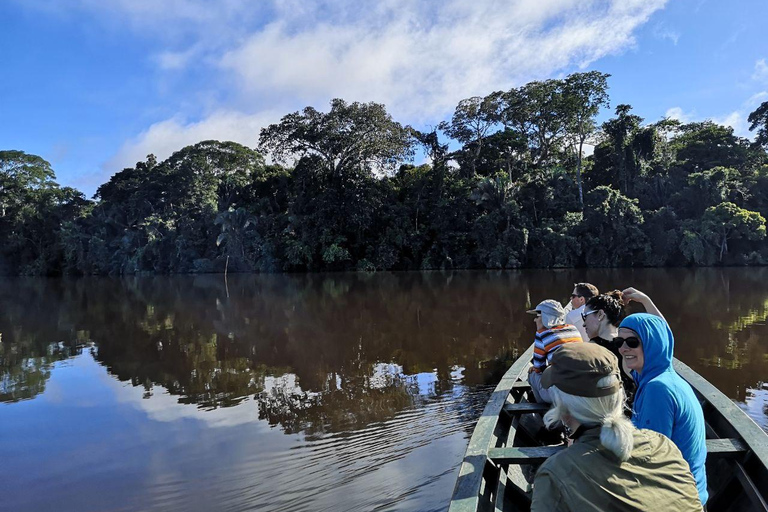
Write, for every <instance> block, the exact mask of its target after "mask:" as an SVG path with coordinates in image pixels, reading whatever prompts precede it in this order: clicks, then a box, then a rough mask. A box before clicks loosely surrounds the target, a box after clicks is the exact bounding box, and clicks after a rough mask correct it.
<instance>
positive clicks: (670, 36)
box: [653, 23, 680, 46]
mask: <svg viewBox="0 0 768 512" xmlns="http://www.w3.org/2000/svg"><path fill="white" fill-rule="evenodd" d="M653 35H654V36H655V37H656V38H657V39H662V40H664V39H666V40H668V41H671V42H672V44H674V45H675V46H677V43H678V41H680V32H678V31H676V30H673V29H671V28H669V27H668V26H667V25H665V24H664V23H657V24H656V25H655V26H654V27H653Z"/></svg>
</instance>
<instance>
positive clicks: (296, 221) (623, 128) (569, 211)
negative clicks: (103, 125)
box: [0, 71, 768, 275]
mask: <svg viewBox="0 0 768 512" xmlns="http://www.w3.org/2000/svg"><path fill="white" fill-rule="evenodd" d="M608 78H609V75H607V74H603V73H600V72H597V71H592V72H586V73H574V74H572V75H569V76H567V77H565V78H564V79H550V80H544V81H535V82H530V83H527V84H525V85H523V86H521V87H517V88H512V89H510V90H509V91H498V92H493V93H491V94H489V95H488V96H485V97H472V98H467V99H464V100H462V101H461V102H459V104H458V105H457V107H456V109H455V111H454V113H453V115H452V116H451V118H450V120H446V121H444V122H442V123H440V124H439V125H438V126H436V127H434V129H432V130H431V131H419V130H416V129H414V128H412V127H410V126H404V125H402V124H400V123H398V122H397V121H395V120H394V119H393V118H392V116H391V115H390V114H389V113H388V112H387V110H386V108H385V106H384V105H381V104H377V103H357V102H354V103H348V102H346V101H344V100H341V99H335V100H333V101H332V102H331V105H330V109H329V110H328V111H327V112H321V111H318V110H316V109H315V108H313V107H306V108H304V109H303V110H300V111H297V112H293V113H290V114H288V115H286V116H284V117H283V118H282V119H281V120H280V122H279V123H276V124H273V125H270V126H268V127H266V128H264V129H262V130H261V133H260V134H259V137H258V145H257V147H256V148H255V149H252V148H248V147H246V146H244V145H241V144H238V143H235V142H220V141H215V140H209V141H203V142H200V143H198V144H195V145H192V146H187V147H185V148H182V149H180V150H179V151H177V152H176V153H174V154H173V155H171V156H170V157H169V158H168V159H166V160H164V161H162V162H159V161H158V160H157V159H156V158H155V157H154V156H153V155H149V156H148V157H147V159H146V160H145V161H143V162H138V163H137V164H136V165H135V166H134V167H130V168H126V169H123V170H122V171H120V172H117V173H116V174H115V175H113V176H112V177H111V178H110V180H109V181H108V182H107V183H105V184H103V185H101V186H100V187H99V188H98V190H97V192H96V195H95V196H94V199H93V200H88V199H86V198H85V197H84V195H83V194H82V193H81V192H79V191H77V190H75V189H73V188H70V187H60V186H59V185H58V184H57V183H56V181H55V175H54V172H53V169H52V168H51V165H50V164H49V163H48V162H47V161H45V160H44V159H43V158H42V157H40V156H37V155H31V154H27V153H25V152H23V151H18V150H7V151H0V241H2V245H0V247H2V249H1V251H2V252H1V253H0V258H1V259H0V271H1V272H2V273H5V274H25V275H60V274H135V273H195V272H199V273H204V272H222V271H224V270H225V269H227V270H229V271H258V272H294V271H299V272H301V271H339V270H363V271H373V270H419V269H446V268H520V267H583V266H587V267H621V266H684V265H762V264H766V263H768V242H766V227H765V217H766V215H768V155H767V154H766V149H768V102H764V103H763V104H762V105H760V106H759V107H758V108H757V109H756V110H755V111H754V112H752V113H751V114H750V115H749V118H748V121H749V123H750V130H752V131H754V132H755V140H754V141H750V140H748V139H746V138H743V137H739V136H737V135H735V134H734V132H733V129H732V128H730V127H726V126H721V125H718V124H716V123H714V122H711V121H704V122H693V123H682V122H680V121H676V120H672V119H663V120H661V121H658V122H651V123H646V122H645V121H644V120H643V119H642V118H641V117H639V116H637V115H635V114H634V113H633V112H632V107H631V106H629V105H627V104H619V105H618V106H616V107H615V109H614V110H613V112H614V114H613V116H612V117H610V118H609V119H608V120H607V121H605V122H604V123H602V124H600V125H598V123H597V121H596V120H597V117H598V114H599V113H600V111H601V109H604V108H607V107H608V106H609V97H608ZM588 147H592V148H593V151H592V153H591V154H589V155H586V154H585V149H586V148H588ZM416 152H420V153H422V154H424V155H425V156H426V161H427V163H423V164H421V165H414V164H413V161H414V155H415V154H416ZM267 158H268V160H267Z"/></svg>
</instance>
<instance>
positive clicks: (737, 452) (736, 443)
mask: <svg viewBox="0 0 768 512" xmlns="http://www.w3.org/2000/svg"><path fill="white" fill-rule="evenodd" d="M747 450H748V448H747V445H746V444H744V442H743V441H741V440H740V439H734V438H729V439H707V459H724V458H735V457H739V456H744V455H746V454H747Z"/></svg>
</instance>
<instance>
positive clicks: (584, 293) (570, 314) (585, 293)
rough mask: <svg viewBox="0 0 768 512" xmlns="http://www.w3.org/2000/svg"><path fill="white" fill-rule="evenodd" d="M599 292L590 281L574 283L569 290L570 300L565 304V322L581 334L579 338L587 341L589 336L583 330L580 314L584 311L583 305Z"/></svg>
mask: <svg viewBox="0 0 768 512" xmlns="http://www.w3.org/2000/svg"><path fill="white" fill-rule="evenodd" d="M599 294H600V292H599V291H598V290H597V287H596V286H595V285H593V284H590V283H575V284H574V285H573V291H572V292H571V302H569V303H568V305H567V306H566V308H565V309H566V314H565V323H567V324H570V325H573V326H574V327H576V329H578V331H579V334H581V339H582V340H584V341H589V336H588V335H587V332H586V331H585V330H584V327H583V325H584V324H583V322H582V320H581V315H582V313H584V306H585V305H586V303H587V301H588V300H589V299H591V298H592V297H597V296H598V295H599Z"/></svg>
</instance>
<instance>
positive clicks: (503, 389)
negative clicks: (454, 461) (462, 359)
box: [448, 344, 533, 512]
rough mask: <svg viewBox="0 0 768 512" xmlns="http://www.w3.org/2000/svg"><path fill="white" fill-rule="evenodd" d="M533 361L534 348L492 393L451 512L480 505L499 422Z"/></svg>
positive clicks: (466, 458)
mask: <svg viewBox="0 0 768 512" xmlns="http://www.w3.org/2000/svg"><path fill="white" fill-rule="evenodd" d="M532 357H533V344H531V345H530V346H529V347H528V349H527V350H526V351H525V352H523V353H522V354H520V356H519V357H518V358H517V359H516V360H515V362H514V363H513V364H512V366H510V368H509V370H507V371H506V372H505V373H504V376H503V377H502V378H501V381H499V384H498V385H497V386H496V388H495V389H494V390H493V393H491V396H490V398H489V399H488V403H487V404H486V406H485V409H483V413H482V414H481V415H480V417H479V418H478V420H477V424H476V425H475V428H474V430H473V432H472V437H471V438H470V440H469V444H468V445H467V451H466V452H465V454H464V458H463V459H462V462H461V467H460V468H459V477H458V478H457V479H456V486H455V487H454V490H453V496H452V497H451V504H450V507H449V509H448V510H449V512H474V511H476V510H477V509H478V505H479V502H480V487H481V485H482V482H483V473H484V471H485V467H486V464H487V462H488V450H490V449H491V448H492V446H491V441H492V440H493V437H494V431H495V430H496V426H497V424H498V422H499V416H500V415H501V413H502V409H503V407H504V404H505V403H507V398H508V397H509V395H510V392H511V391H512V388H513V386H514V384H515V382H517V381H518V380H519V378H520V375H521V374H522V373H523V372H524V371H526V370H527V368H528V366H529V365H530V361H531V358H532Z"/></svg>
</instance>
